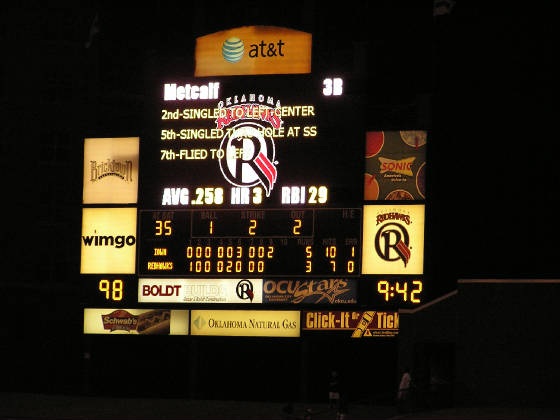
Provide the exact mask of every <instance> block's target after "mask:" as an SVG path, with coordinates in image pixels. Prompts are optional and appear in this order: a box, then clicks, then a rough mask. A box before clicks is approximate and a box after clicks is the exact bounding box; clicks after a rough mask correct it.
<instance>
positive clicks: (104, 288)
mask: <svg viewBox="0 0 560 420" xmlns="http://www.w3.org/2000/svg"><path fill="white" fill-rule="evenodd" d="M123 285H124V284H123V281H122V280H121V279H115V280H112V281H111V280H107V279H101V280H99V285H98V287H99V291H100V292H104V293H105V299H107V300H113V301H120V300H122V298H123Z"/></svg>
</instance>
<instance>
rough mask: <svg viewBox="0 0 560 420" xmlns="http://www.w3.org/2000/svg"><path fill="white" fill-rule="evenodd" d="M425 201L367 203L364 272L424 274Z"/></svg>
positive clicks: (363, 255)
mask: <svg viewBox="0 0 560 420" xmlns="http://www.w3.org/2000/svg"><path fill="white" fill-rule="evenodd" d="M424 210H425V206H424V205H423V204H411V205H405V204H403V205H366V206H364V229H363V241H362V243H363V251H362V274H423V272H424Z"/></svg>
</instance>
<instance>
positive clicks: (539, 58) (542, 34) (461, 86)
mask: <svg viewBox="0 0 560 420" xmlns="http://www.w3.org/2000/svg"><path fill="white" fill-rule="evenodd" d="M354 5H358V6H360V7H361V10H365V13H356V7H352V6H354ZM431 5H432V3H431V2H427V1H423V2H416V1H411V2H399V3H398V4H395V3H394V2H391V1H384V2H349V3H345V7H344V8H342V7H341V6H340V5H337V7H331V6H326V5H323V4H322V3H317V4H314V3H313V2H309V3H306V2H304V3H301V2H287V3H286V2H283V3H282V4H278V5H277V4H274V5H269V6H268V7H267V8H266V9H263V8H262V2H256V1H250V2H244V3H243V4H242V5H238V4H236V5H235V7H233V4H232V3H231V2H212V3H204V4H203V5H202V6H200V7H198V8H196V7H192V5H191V4H190V3H185V2H180V1H170V2H154V3H149V4H148V5H146V6H144V5H142V6H140V5H138V4H137V3H134V2H118V3H116V2H93V1H85V2H82V3H80V4H74V3H68V4H67V5H66V6H64V3H58V4H55V5H52V4H49V5H42V8H40V9H39V8H38V9H33V8H27V9H26V8H25V7H28V6H22V9H21V10H23V11H26V10H27V11H29V15H30V18H29V20H28V22H40V24H38V25H37V26H38V27H39V28H40V29H41V31H43V30H47V31H48V30H54V29H56V27H57V26H58V24H57V23H56V22H58V19H59V18H60V17H61V16H63V17H64V19H70V20H72V19H75V21H77V22H78V23H79V25H77V26H76V27H75V30H74V32H73V33H72V38H73V41H76V40H77V39H78V40H79V39H82V40H83V42H85V40H86V39H87V33H88V28H89V26H90V23H91V21H92V19H93V17H94V16H95V13H96V12H97V13H99V25H100V31H99V33H98V34H97V35H96V38H95V39H96V45H94V48H92V50H91V52H92V53H96V54H99V60H100V64H99V72H100V73H99V81H100V86H99V89H100V90H102V91H104V92H105V93H107V92H109V93H114V92H115V91H116V90H118V89H122V90H127V91H132V92H134V91H137V92H138V93H142V92H143V89H144V85H143V79H142V78H143V73H142V70H141V65H142V64H143V63H144V60H145V59H146V57H147V56H149V55H150V54H152V53H153V52H154V51H155V52H156V53H157V58H158V60H160V61H161V66H165V65H167V64H168V63H170V62H171V59H173V60H175V61H177V62H179V63H180V65H184V66H185V68H187V67H188V66H189V65H191V66H192V59H191V54H192V51H193V48H194V41H195V37H196V36H198V35H202V34H206V33H211V32H213V31H217V30H221V29H226V28H228V27H235V26H242V25H247V24H254V23H259V24H268V25H279V26H291V27H294V28H296V29H302V30H306V31H309V32H313V34H314V40H315V41H316V44H315V49H314V54H315V55H316V57H317V56H318V57H319V59H320V60H319V62H320V63H321V64H323V65H325V66H326V67H328V66H331V67H337V66H341V67H342V68H344V67H346V68H348V67H349V66H350V60H351V59H352V56H351V55H348V56H342V57H340V56H336V54H335V52H339V51H342V50H344V48H343V47H345V46H352V45H353V43H354V42H355V41H358V42H362V43H365V44H366V45H367V46H368V58H367V71H368V75H369V83H368V96H369V97H371V98H374V99H377V100H379V98H396V97H407V95H408V96H414V95H415V94H427V95H428V97H430V98H431V104H432V124H431V125H432V127H431V135H432V137H431V143H430V145H431V146H430V147H431V148H430V156H429V159H430V166H429V168H430V172H429V177H430V178H429V182H430V186H431V187H430V188H431V190H430V191H429V194H430V196H429V200H428V206H429V207H428V212H429V214H431V217H432V220H433V223H432V225H431V226H430V227H429V229H430V231H429V233H428V237H427V240H428V241H429V244H430V246H431V249H432V255H431V256H429V258H431V259H430V260H429V261H428V262H427V266H429V265H430V264H432V265H433V270H434V271H435V272H437V274H438V275H444V276H450V277H452V278H457V277H465V276H467V277H468V276H474V277H484V276H498V277H502V276H513V277H541V276H544V277H546V276H555V275H556V272H557V270H556V264H555V245H556V243H555V241H556V237H557V236H558V232H559V226H558V222H557V217H556V216H555V203H556V201H557V200H556V197H557V194H558V193H557V191H558V185H559V175H558V170H557V169H556V166H557V162H556V160H557V158H556V157H557V156H558V153H557V152H558V141H557V140H556V137H555V132H556V131H555V130H554V124H553V123H554V121H555V118H556V116H555V115H554V113H553V108H552V106H550V102H551V101H550V99H551V98H554V96H553V95H552V93H550V86H551V82H552V81H553V73H552V72H553V70H552V69H553V68H554V67H553V66H552V65H551V64H550V60H551V55H552V51H553V48H552V35H553V29H552V28H553V26H552V25H551V23H550V22H549V20H548V19H547V16H548V14H547V13H546V12H544V11H542V10H540V9H538V8H534V9H527V8H526V7H522V6H515V7H514V6H512V5H508V8H507V9H500V8H498V7H494V8H493V9H492V8H490V6H488V5H487V4H486V3H485V2H466V1H458V2H457V4H456V5H455V7H454V8H453V9H452V12H451V13H450V14H449V15H448V16H443V17H439V18H437V19H434V18H433V17H432V7H431ZM313 7H314V8H315V9H314V10H315V13H311V12H306V10H312V9H313ZM516 7H517V8H516ZM68 10H71V12H70V13H68ZM38 11H39V13H38ZM26 13H27V12H26ZM73 15H74V17H73ZM306 15H308V16H313V18H312V19H304V18H303V17H302V16H306ZM8 16H10V15H9V14H8ZM19 16H20V17H26V14H25V13H23V14H20V15H19ZM49 22H55V24H52V25H50V26H49ZM4 28H6V29H5V33H6V34H7V35H9V36H10V37H11V39H18V31H27V30H30V29H34V30H35V29H36V28H35V27H34V26H33V25H32V24H30V23H27V24H26V25H16V24H15V23H12V22H5V25H4ZM41 31H39V32H38V33H37V35H36V36H39V37H41V36H42V33H41ZM31 39H32V37H31ZM70 59H73V58H72V57H70ZM74 59H75V58H74ZM14 62H17V60H15V61H14ZM31 62H32V61H31ZM16 66H17V64H16ZM77 68H79V67H77ZM329 68H330V67H329ZM44 70H47V69H46V68H45V69H44ZM189 70H190V69H189ZM5 74H7V73H6V72H5ZM187 75H188V74H187ZM5 83H6V82H5ZM411 92H413V93H412V94H411ZM397 113H398V111H397ZM378 118H379V117H378ZM381 120H382V118H381ZM47 123H48V122H47ZM429 217H430V216H429Z"/></svg>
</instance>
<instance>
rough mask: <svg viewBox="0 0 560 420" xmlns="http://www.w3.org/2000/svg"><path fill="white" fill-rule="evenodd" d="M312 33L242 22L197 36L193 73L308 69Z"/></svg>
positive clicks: (268, 71)
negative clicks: (239, 24)
mask: <svg viewBox="0 0 560 420" xmlns="http://www.w3.org/2000/svg"><path fill="white" fill-rule="evenodd" d="M311 38H312V37H311V34H309V33H307V32H302V31H297V30H294V29H288V28H280V27H276V26H244V27H240V28H233V29H228V30H225V31H220V32H215V33H213V34H209V35H205V36H201V37H199V38H197V40H196V50H195V71H194V75H195V77H204V76H235V75H250V74H304V73H311V44H312V42H311Z"/></svg>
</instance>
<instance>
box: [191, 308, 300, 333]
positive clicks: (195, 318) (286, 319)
mask: <svg viewBox="0 0 560 420" xmlns="http://www.w3.org/2000/svg"><path fill="white" fill-rule="evenodd" d="M191 335H209V336H235V337H299V336H300V313H299V311H247V310H231V311H230V310H223V311H210V310H200V311H199V310H193V311H191Z"/></svg>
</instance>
